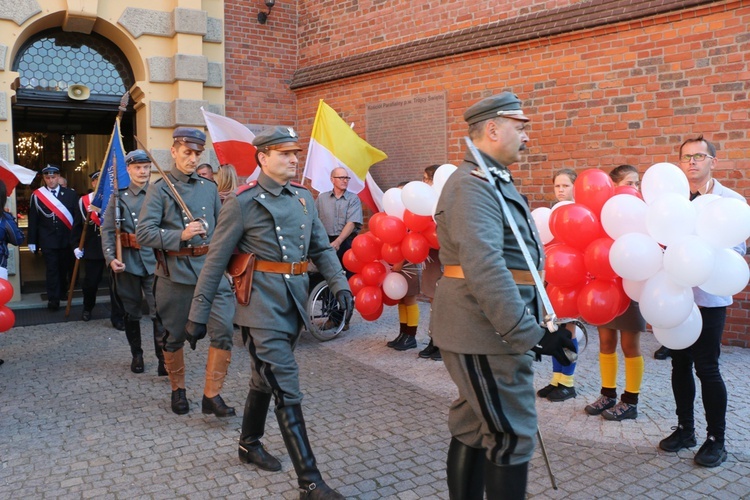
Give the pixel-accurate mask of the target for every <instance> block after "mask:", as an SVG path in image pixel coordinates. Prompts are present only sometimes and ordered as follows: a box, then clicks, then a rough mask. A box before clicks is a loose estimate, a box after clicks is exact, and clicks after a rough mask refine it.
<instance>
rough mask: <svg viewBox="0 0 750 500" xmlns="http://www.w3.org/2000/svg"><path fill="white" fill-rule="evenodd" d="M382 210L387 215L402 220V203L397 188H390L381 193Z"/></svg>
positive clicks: (403, 208)
mask: <svg viewBox="0 0 750 500" xmlns="http://www.w3.org/2000/svg"><path fill="white" fill-rule="evenodd" d="M383 209H385V213H387V214H388V215H392V216H394V217H397V218H399V219H401V220H404V210H406V207H405V206H404V202H402V201H401V190H400V189H399V188H391V189H389V190H388V191H386V192H385V193H383Z"/></svg>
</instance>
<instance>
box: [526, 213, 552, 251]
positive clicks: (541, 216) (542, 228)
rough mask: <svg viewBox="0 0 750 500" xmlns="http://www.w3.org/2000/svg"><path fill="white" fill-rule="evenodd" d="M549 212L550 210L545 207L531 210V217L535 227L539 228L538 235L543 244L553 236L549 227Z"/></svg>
mask: <svg viewBox="0 0 750 500" xmlns="http://www.w3.org/2000/svg"><path fill="white" fill-rule="evenodd" d="M551 213H552V210H550V209H549V208H547V207H539V208H535V209H534V210H532V211H531V217H533V218H534V224H536V228H537V229H538V230H539V236H540V237H541V238H542V244H544V245H546V244H547V243H549V242H550V241H552V239H553V238H554V236H552V231H551V230H550V228H549V216H550V214H551Z"/></svg>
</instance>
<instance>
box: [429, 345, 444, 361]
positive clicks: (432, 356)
mask: <svg viewBox="0 0 750 500" xmlns="http://www.w3.org/2000/svg"><path fill="white" fill-rule="evenodd" d="M430 359H431V360H433V361H442V360H443V355H442V354H440V348H439V347H436V348H435V351H434V352H433V353H432V354H430Z"/></svg>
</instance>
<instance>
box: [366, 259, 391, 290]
mask: <svg viewBox="0 0 750 500" xmlns="http://www.w3.org/2000/svg"><path fill="white" fill-rule="evenodd" d="M387 273H388V270H387V269H386V268H385V266H384V265H383V264H382V263H380V262H368V263H367V264H365V265H364V266H362V271H360V273H359V274H360V276H362V281H364V283H365V285H366V286H380V285H382V284H383V280H384V279H385V275H386V274H387Z"/></svg>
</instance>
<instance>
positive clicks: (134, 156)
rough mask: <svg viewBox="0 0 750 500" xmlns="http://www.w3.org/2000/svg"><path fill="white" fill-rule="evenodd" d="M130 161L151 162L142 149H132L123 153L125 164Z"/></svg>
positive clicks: (128, 163)
mask: <svg viewBox="0 0 750 500" xmlns="http://www.w3.org/2000/svg"><path fill="white" fill-rule="evenodd" d="M131 163H151V158H149V157H148V155H147V154H146V152H145V151H144V150H142V149H134V150H133V151H131V152H130V153H128V154H126V155H125V164H126V165H130V164H131Z"/></svg>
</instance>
